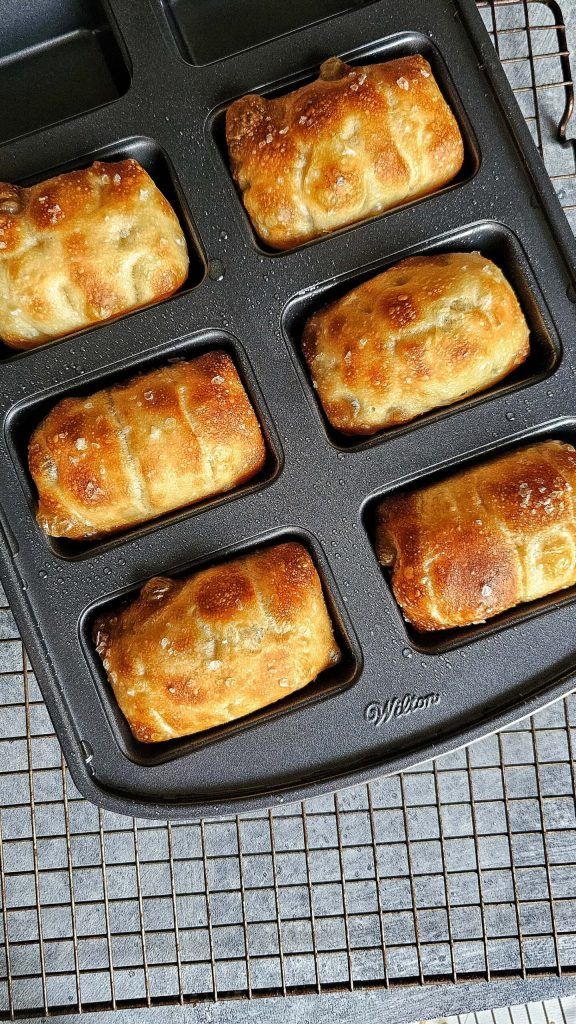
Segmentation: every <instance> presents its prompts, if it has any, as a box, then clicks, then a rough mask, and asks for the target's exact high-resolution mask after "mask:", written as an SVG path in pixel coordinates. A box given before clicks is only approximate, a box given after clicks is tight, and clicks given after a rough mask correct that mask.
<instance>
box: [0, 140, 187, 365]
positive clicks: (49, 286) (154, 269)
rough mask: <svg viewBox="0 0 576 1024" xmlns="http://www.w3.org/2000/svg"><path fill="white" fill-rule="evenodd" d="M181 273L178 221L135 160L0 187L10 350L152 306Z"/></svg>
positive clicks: (0, 318)
mask: <svg viewBox="0 0 576 1024" xmlns="http://www.w3.org/2000/svg"><path fill="white" fill-rule="evenodd" d="M187 274H188V253H187V250H186V240H185V238H184V235H183V233H182V229H181V227H180V224H179V223H178V218H177V217H176V214H175V213H174V210H173V209H172V207H171V206H170V204H169V203H168V201H167V200H166V199H165V198H164V196H163V195H162V193H161V192H160V191H159V189H158V188H157V187H156V185H155V184H154V182H153V181H152V178H151V177H150V176H149V175H148V174H147V173H146V171H145V170H144V168H143V167H140V165H139V164H138V163H136V161H135V160H121V161H119V162H118V163H100V162H99V161H97V162H96V163H94V164H92V167H87V168H86V169H85V170H81V171H70V172H69V173H68V174H59V175H58V176H57V177H56V178H51V179H50V180H49V181H43V182H40V184H39V185H32V186H31V187H30V188H18V186H16V185H6V184H3V183H0V338H1V339H2V340H3V341H5V342H6V344H7V345H11V346H12V347H13V348H22V349H27V348H34V347H35V346H36V345H42V344H43V343H44V342H46V341H51V340H52V339H53V338H60V337H62V335H64V334H69V333H70V331H77V330H79V329H80V328H81V327H88V326H89V325H90V324H95V323H99V322H100V321H102V320H108V319H109V318H110V317H112V316H117V315H118V314H119V313H126V312H127V311H128V310H130V309H135V308H136V307H137V306H143V305H145V304H146V303H149V302H157V301H158V300H159V299H164V298H166V296H168V295H171V294H172V292H175V291H176V289H177V288H179V287H180V285H181V284H182V283H183V282H184V281H185V280H186V277H187Z"/></svg>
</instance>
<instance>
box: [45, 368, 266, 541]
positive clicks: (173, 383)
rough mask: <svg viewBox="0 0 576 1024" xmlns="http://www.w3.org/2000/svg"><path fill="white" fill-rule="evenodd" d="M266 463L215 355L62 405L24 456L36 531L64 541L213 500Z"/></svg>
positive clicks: (233, 375) (239, 396)
mask: <svg viewBox="0 0 576 1024" xmlns="http://www.w3.org/2000/svg"><path fill="white" fill-rule="evenodd" d="M265 458H266V448H265V444H264V439H263V437H262V431H261V429H260V425H259V423H258V419H257V417H256V414H255V412H254V410H253V408H252V406H251V404H250V401H249V399H248V396H247V394H246V392H245V390H244V387H243V385H242V381H241V380H240V378H239V376H238V373H237V370H236V368H235V366H234V363H233V362H232V360H231V359H230V357H229V356H228V355H227V354H226V353H225V352H220V351H214V352H208V353H206V354H205V355H202V356H198V357H197V358H196V359H191V360H188V361H186V362H184V361H183V362H175V363H173V364H171V365H169V366H166V367H164V368H162V369H160V370H153V371H152V372H151V373H147V374H145V375H143V376H138V377H134V378H133V379H132V380H130V381H128V383H127V384H121V385H117V386H116V387H112V388H108V389H107V390H104V391H97V392H96V393H95V394H93V395H90V396H88V397H86V398H66V399H64V400H63V401H62V402H59V403H58V405H56V406H55V407H54V408H53V409H52V410H51V412H50V413H49V414H48V416H47V417H46V418H45V419H44V420H43V421H42V423H40V425H39V426H38V427H37V428H36V430H35V431H34V434H33V435H32V438H31V440H30V445H29V450H28V459H29V466H30V472H31V474H32V476H33V478H34V481H35V483H36V487H37V489H38V494H39V506H38V522H39V524H40V526H41V527H42V529H43V530H44V531H45V532H46V533H47V534H49V535H51V536H53V537H69V538H71V539H79V538H85V537H93V536H97V535H103V534H106V533H110V532H112V531H115V530H119V529H122V528H123V527H126V526H129V525H132V524H134V523H140V522H144V521H146V520H148V519H152V518H154V517H155V516H158V515H161V514H162V513H163V512H168V511H170V510H171V509H175V508H180V507H182V506H184V505H189V504H192V503H193V502H197V501H200V500H201V499H202V498H207V497H210V496H213V495H215V494H221V493H222V492H223V491H228V490H230V489H231V488H233V487H236V486H238V484H240V483H242V482H243V481H245V480H249V479H250V478H251V477H253V476H254V475H255V474H256V473H257V472H258V471H259V470H260V469H261V468H262V466H263V465H264V461H265Z"/></svg>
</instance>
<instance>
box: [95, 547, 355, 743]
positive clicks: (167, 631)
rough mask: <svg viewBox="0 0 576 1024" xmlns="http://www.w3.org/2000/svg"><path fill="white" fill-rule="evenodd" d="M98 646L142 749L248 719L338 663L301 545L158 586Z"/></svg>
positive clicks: (103, 630)
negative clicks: (151, 744) (237, 719)
mask: <svg viewBox="0 0 576 1024" xmlns="http://www.w3.org/2000/svg"><path fill="white" fill-rule="evenodd" d="M94 642H95V644H96V648H97V651H98V653H99V654H100V656H101V658H102V661H103V663H104V668H105V670H106V673H107V676H108V679H109V681H110V683H111V685H112V687H113V689H114V693H115V696H116V699H117V701H118V703H119V705H120V708H121V710H122V712H123V714H124V716H125V717H126V719H127V721H128V724H129V726H130V728H131V730H132V732H133V734H134V736H135V737H136V739H137V740H140V741H141V742H142V743H157V742H159V741H161V740H169V739H173V738H175V737H177V736H189V735H190V734H192V733H196V732H202V731H203V730H204V729H212V728H213V727H214V726H217V725H223V724H224V723H225V722H232V721H234V719H236V718H243V717H244V715H249V714H251V712H253V711H257V710H258V709H259V708H264V707H266V706H267V705H269V704H273V703H275V702H276V701H278V700H282V698H283V697H287V696H288V695H289V694H291V693H294V691H295V690H300V689H301V688H302V687H303V686H306V685H307V684H308V683H310V682H312V680H313V679H315V678H316V676H317V675H318V674H319V673H320V672H322V671H323V670H324V669H325V668H328V666H329V665H332V664H335V663H336V662H337V661H338V660H339V651H338V648H337V646H336V642H335V640H334V635H333V632H332V624H331V622H330V617H329V614H328V610H327V608H326V604H325V602H324V597H323V594H322V586H321V583H320V580H319V578H318V574H317V572H316V569H315V568H314V564H313V562H312V559H311V558H310V555H309V554H308V552H307V551H306V549H305V548H304V547H302V545H301V544H297V543H295V542H289V543H284V544H276V545H274V546H273V547H269V548H263V549H262V550H260V551H256V552H254V553H253V554H250V555H246V556H244V557H242V558H235V559H234V560H232V561H230V562H226V563H224V564H222V565H217V566H214V567H213V568H210V569H203V570H202V571H201V572H197V573H195V574H194V575H193V576H189V577H188V579H184V580H171V579H163V578H157V579H152V580H150V581H149V582H148V583H146V584H145V586H144V587H143V588H142V591H141V593H140V596H139V597H138V598H136V600H135V601H132V603H131V604H129V605H127V606H126V607H124V609H122V610H121V611H119V612H117V613H112V614H107V615H103V616H102V617H101V618H100V619H98V621H97V622H96V623H95V626H94Z"/></svg>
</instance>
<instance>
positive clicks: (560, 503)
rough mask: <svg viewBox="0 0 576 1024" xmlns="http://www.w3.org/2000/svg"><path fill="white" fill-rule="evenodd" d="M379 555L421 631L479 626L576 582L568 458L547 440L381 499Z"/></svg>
mask: <svg viewBox="0 0 576 1024" xmlns="http://www.w3.org/2000/svg"><path fill="white" fill-rule="evenodd" d="M376 546H377V553H378V557H379V559H380V561H381V562H382V564H384V565H387V566H390V567H391V569H392V587H393V590H394V594H395V596H396V599H397V601H398V603H399V605H400V607H401V608H402V611H403V612H404V615H405V616H406V618H407V619H408V621H409V622H412V623H413V624H414V625H415V626H416V627H417V628H418V629H420V630H436V629H449V628H451V627H453V626H469V625H472V624H473V623H478V622H484V621H485V620H486V619H488V618H491V617H492V616H494V615H497V614H498V613H499V612H502V611H505V610H507V609H508V608H513V607H514V606H515V605H517V604H521V603H523V602H525V601H534V600H535V599H536V598H538V597H543V596H544V595H546V594H552V593H555V592H556V591H558V590H563V589H565V588H566V587H569V586H572V584H573V583H576V451H575V450H574V448H573V447H572V445H570V444H566V443H564V442H562V441H545V442H541V443H539V444H535V445H532V446H530V447H528V448H522V449H519V450H517V451H513V452H511V453H510V454H507V455H504V456H501V457H500V458H497V459H493V460H491V461H490V462H487V463H484V464H483V465H480V466H476V467H475V468H473V469H468V470H463V471H462V472H460V473H458V474H456V475H454V476H451V477H448V478H447V479H446V480H443V481H441V482H440V483H437V484H433V485H431V486H429V487H423V488H421V489H419V490H415V491H412V492H410V493H406V494H399V495H397V496H393V497H391V498H387V499H386V500H385V501H383V502H382V504H381V505H380V507H379V509H378V519H377V530H376Z"/></svg>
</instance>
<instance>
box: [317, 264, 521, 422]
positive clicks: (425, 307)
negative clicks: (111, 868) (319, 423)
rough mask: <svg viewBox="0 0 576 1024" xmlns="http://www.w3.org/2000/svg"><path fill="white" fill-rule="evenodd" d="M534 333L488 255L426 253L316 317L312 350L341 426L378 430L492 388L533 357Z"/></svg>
mask: <svg viewBox="0 0 576 1024" xmlns="http://www.w3.org/2000/svg"><path fill="white" fill-rule="evenodd" d="M529 337H530V334H529V330H528V325H527V323H526V320H525V319H524V315H523V313H522V310H521V309H520V306H519V304H518V301H517V299H516V296H515V294H514V292H513V290H512V288H511V287H510V285H509V284H508V282H507V281H506V278H505V277H504V275H503V274H502V271H501V270H500V269H499V268H498V267H497V266H495V264H494V263H492V262H491V261H490V260H488V259H486V258H485V257H484V256H481V255H480V253H477V252H473V253H443V254H441V255H435V256H416V257H412V258H411V259H407V260H403V261H402V262H401V263H398V264H397V265H396V266H394V267H391V268H390V269H389V270H386V271H384V273H383V274H378V275H377V277H373V278H371V279H370V280H369V281H365V282H364V284H361V285H360V286H359V287H358V288H354V289H353V290H352V291H350V292H348V293H347V294H346V295H344V296H343V297H342V298H341V299H338V300H337V301H336V302H334V303H332V304H331V305H330V306H328V307H327V308H325V309H323V310H320V311H319V312H318V313H316V314H315V315H314V316H312V317H311V318H310V319H309V320H308V322H307V323H306V325H305V328H304V333H303V337H302V348H303V351H304V355H305V357H306V361H307V363H308V367H309V369H310V374H311V377H312V382H313V384H314V387H315V389H316V390H317V392H318V397H319V398H320V401H321V402H322V405H323V407H324V411H325V413H326V416H327V417H328V419H329V421H330V423H331V424H332V426H333V427H334V428H335V429H337V430H340V431H342V432H344V433H347V434H372V433H374V432H375V431H377V430H382V429H384V428H386V427H391V426H393V425H395V424H398V423H406V422H408V421H409V420H412V419H415V418H416V417H417V416H421V415H423V414H424V413H426V412H429V411H430V410H431V409H435V408H438V407H440V406H445V405H450V404H452V403H453V402H456V401H458V400H459V399H461V398H464V397H466V396H467V395H473V394H475V393H477V392H478V391H484V390H485V389H486V388H489V387H491V386H492V385H494V384H495V383H497V381H499V380H501V379H502V378H503V377H505V376H506V375H507V374H509V373H511V372H512V370H514V369H515V368H516V367H517V366H519V365H520V364H521V363H522V362H524V360H525V359H526V358H527V356H528V354H529V351H530V345H529Z"/></svg>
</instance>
